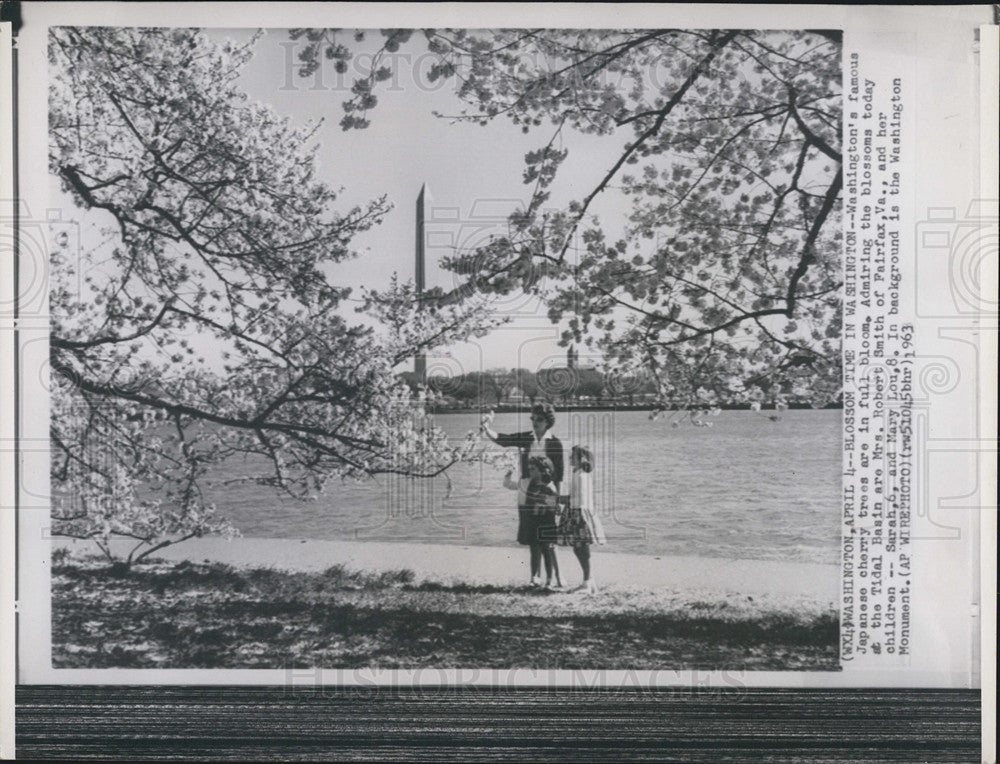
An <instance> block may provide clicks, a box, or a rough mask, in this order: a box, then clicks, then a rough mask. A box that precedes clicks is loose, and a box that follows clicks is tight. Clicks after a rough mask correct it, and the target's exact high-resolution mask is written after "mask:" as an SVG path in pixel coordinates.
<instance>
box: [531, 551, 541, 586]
mask: <svg viewBox="0 0 1000 764" xmlns="http://www.w3.org/2000/svg"><path fill="white" fill-rule="evenodd" d="M529 549H530V550H531V577H532V578H535V577H536V576H540V575H542V545H541V544H531V545H530V547H529Z"/></svg>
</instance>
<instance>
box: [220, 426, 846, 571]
mask: <svg viewBox="0 0 1000 764" xmlns="http://www.w3.org/2000/svg"><path fill="white" fill-rule="evenodd" d="M840 414H841V412H840V411H834V410H822V411H812V410H806V411H786V412H784V413H783V414H782V416H781V419H780V421H777V422H775V421H771V419H770V418H769V417H768V412H759V413H754V412H750V411H724V412H722V413H721V414H719V415H718V416H716V417H712V418H710V420H709V421H711V422H712V425H713V426H712V427H693V426H691V425H690V424H689V423H683V424H680V425H679V426H677V427H672V426H671V424H670V422H669V421H667V422H665V421H664V420H659V421H655V422H654V421H650V419H649V416H648V414H647V413H646V412H641V411H627V412H582V413H573V414H568V413H563V412H560V413H559V415H558V419H557V423H556V427H555V433H556V435H558V436H559V437H560V438H561V439H562V440H563V442H564V444H566V446H567V452H568V446H569V445H570V444H573V443H581V444H586V445H589V446H590V447H591V448H592V449H593V450H594V452H595V454H596V457H597V465H596V468H595V472H594V480H595V491H596V494H597V495H596V503H597V506H598V509H599V511H600V512H601V513H602V516H603V518H604V525H605V529H606V531H607V535H608V547H607V551H609V552H610V551H618V552H634V553H639V554H653V555H659V554H663V555H670V554H683V555H697V556H703V557H725V558H743V559H787V560H798V561H807V562H831V563H832V562H835V561H836V559H837V546H838V541H839V534H840V525H839V513H838V504H839V495H840V471H841V466H840V453H841V450H840ZM437 421H438V423H439V424H440V425H441V426H442V427H444V428H445V429H446V430H447V431H448V432H449V434H451V435H453V436H455V437H456V438H464V436H465V434H466V432H468V431H469V430H470V429H473V428H475V427H477V424H478V415H475V414H445V415H439V416H438V417H437ZM494 424H495V427H496V429H497V430H499V431H501V432H513V431H517V430H525V429H528V420H527V416H525V415H520V416H519V415H516V414H500V415H497V418H496V421H495V423H494ZM230 470H231V475H229V474H226V473H228V472H229V471H230ZM244 470H245V467H243V465H241V464H240V463H238V462H234V463H232V464H231V465H228V466H227V467H226V469H225V472H224V473H222V474H217V475H214V476H213V477H215V478H222V479H226V478H228V477H231V476H236V475H237V474H239V473H242V472H243V471H244ZM502 479H503V474H502V472H501V471H499V470H497V469H495V468H493V467H486V466H477V467H471V466H463V467H461V468H459V469H456V470H455V471H454V473H453V475H452V486H451V491H450V495H449V491H448V486H447V483H446V481H444V480H434V481H405V480H387V479H385V478H382V479H380V480H378V481H372V482H369V483H365V484H358V483H353V482H347V483H342V482H339V481H335V482H331V483H330V485H329V486H328V487H327V489H326V491H325V493H324V494H323V495H321V496H320V497H319V498H318V499H317V500H316V501H312V502H298V501H295V500H293V499H289V498H287V497H284V496H282V495H280V494H278V493H277V492H274V491H272V490H270V489H266V488H261V487H260V486H256V485H252V484H240V483H237V484H231V485H229V486H227V487H226V488H225V490H221V489H220V490H216V491H214V492H213V494H212V496H211V498H212V500H214V501H215V502H216V504H217V506H218V508H219V509H220V510H221V511H222V512H223V513H224V514H225V515H226V516H228V517H229V518H230V519H231V520H232V521H233V522H234V524H235V525H236V526H237V527H238V528H240V530H241V531H242V532H243V534H244V535H246V536H256V537H271V538H311V539H348V538H350V539H368V540H413V541H424V542H430V543H454V544H464V545H474V544H479V545H488V546H500V545H507V544H510V545H513V544H514V537H515V533H516V526H517V511H516V506H515V505H516V496H515V494H514V493H513V492H512V491H509V490H507V489H506V488H504V487H503V485H502Z"/></svg>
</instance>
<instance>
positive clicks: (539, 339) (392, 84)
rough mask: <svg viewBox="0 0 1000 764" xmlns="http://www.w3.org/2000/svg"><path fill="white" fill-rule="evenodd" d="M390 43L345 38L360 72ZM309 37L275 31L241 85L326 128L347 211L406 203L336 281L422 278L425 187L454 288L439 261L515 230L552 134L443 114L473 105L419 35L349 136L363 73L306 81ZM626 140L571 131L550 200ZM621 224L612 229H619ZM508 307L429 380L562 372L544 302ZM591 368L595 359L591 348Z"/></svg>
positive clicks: (433, 276)
mask: <svg viewBox="0 0 1000 764" xmlns="http://www.w3.org/2000/svg"><path fill="white" fill-rule="evenodd" d="M250 35H251V32H250V31H248V30H213V31H212V32H211V33H210V36H211V37H213V38H214V39H216V40H220V41H221V40H223V39H225V38H227V37H230V38H232V39H235V40H240V41H243V40H246V39H248V38H249V37H250ZM381 39H382V37H381V35H380V34H379V32H378V31H377V30H369V31H368V33H367V36H366V40H365V41H364V42H363V43H360V44H359V43H355V42H354V41H353V38H352V36H351V32H345V33H343V40H344V42H345V43H346V44H347V45H348V46H349V47H350V48H351V49H352V50H354V51H356V52H357V53H356V56H357V57H356V61H355V62H354V63H352V67H353V66H360V65H363V64H364V63H365V52H366V51H372V50H374V49H375V46H376V45H377V44H379V42H380V41H381ZM303 45H305V42H304V41H301V40H299V41H293V40H292V39H291V38H290V36H289V34H288V32H287V31H286V30H268V31H267V32H265V34H264V36H263V37H262V38H261V39H259V40H258V41H257V43H256V45H255V48H254V56H253V58H252V60H251V61H250V63H249V64H248V65H247V66H246V67H245V69H244V71H243V73H242V75H241V80H240V84H241V86H242V87H243V88H244V89H245V90H246V92H247V93H248V95H250V97H252V98H254V99H256V100H258V101H260V102H262V103H266V104H270V105H271V106H273V107H274V109H275V111H276V112H277V113H278V114H281V115H284V116H288V117H290V118H291V119H292V120H293V122H294V123H295V124H297V125H305V124H310V123H316V122H318V121H320V120H323V124H322V125H321V127H320V128H319V130H318V132H317V133H316V136H315V137H316V141H317V143H319V145H320V149H319V152H318V160H319V172H318V177H319V178H320V179H322V180H324V181H326V182H327V183H329V184H330V185H331V186H334V187H343V193H342V196H341V201H342V202H343V209H348V208H349V207H350V206H353V205H355V204H363V203H365V202H366V201H368V200H370V199H374V198H376V197H378V196H380V195H381V194H388V196H389V200H390V201H391V202H392V203H393V204H394V205H395V206H394V209H393V210H392V211H391V212H390V213H389V214H388V215H387V216H386V218H385V220H384V222H383V223H382V224H381V225H380V226H377V227H376V228H374V229H373V230H371V231H369V232H367V233H364V234H361V235H359V236H357V237H356V238H355V240H354V245H355V247H356V248H357V249H359V250H362V251H364V254H363V256H362V257H361V258H360V259H358V260H354V261H350V262H348V263H345V264H341V265H339V266H337V267H336V268H335V269H334V270H333V271H332V276H331V278H332V280H333V281H335V282H336V283H338V284H345V285H353V286H362V285H364V286H368V287H372V288H378V287H385V286H387V285H388V283H389V279H390V278H391V276H392V274H393V272H398V273H399V275H400V276H401V277H403V278H412V277H413V272H414V260H415V244H416V226H415V206H416V199H417V194H418V193H419V191H420V188H421V186H422V185H423V184H426V186H427V188H428V191H429V202H428V210H427V219H428V225H427V261H428V262H427V274H428V275H427V286H428V287H432V286H441V287H444V288H448V287H450V286H451V285H453V284H454V283H455V282H454V279H453V276H452V275H451V274H449V273H447V272H445V271H443V270H442V269H441V268H439V267H437V265H436V261H437V260H438V259H439V258H440V257H442V256H444V255H447V254H450V253H451V252H452V250H453V248H454V247H455V246H456V245H457V246H459V247H460V248H463V249H465V248H471V247H473V246H474V245H476V244H477V243H485V242H486V241H487V240H488V238H489V236H490V234H498V235H499V234H502V233H504V232H505V231H506V223H505V219H506V216H507V214H508V213H509V212H511V211H512V210H513V209H515V208H516V207H517V206H518V205H519V204H523V203H524V202H525V201H526V200H527V199H528V198H529V196H530V191H531V187H530V186H526V185H524V183H523V181H522V172H523V168H524V162H523V158H524V155H525V154H526V153H527V152H528V151H531V150H534V149H537V148H539V147H541V146H543V145H544V144H545V143H547V141H548V139H549V134H550V132H551V126H549V125H544V124H543V125H542V126H540V127H537V128H534V129H533V130H532V131H531V132H529V133H528V134H523V133H522V132H521V129H520V127H518V126H515V125H512V124H510V123H509V122H504V121H500V120H495V121H492V122H490V123H489V124H488V125H486V126H479V125H473V124H468V123H455V122H452V121H450V120H447V119H443V118H440V117H436V116H434V114H433V112H434V111H435V110H437V111H438V112H441V113H444V114H455V113H458V111H459V110H460V109H461V108H462V103H461V101H460V100H459V99H458V97H457V96H456V94H455V92H454V89H455V87H456V84H455V80H454V79H452V80H446V81H438V82H435V83H430V82H429V81H428V80H427V79H426V70H427V69H428V68H429V66H430V63H431V59H430V56H429V55H427V53H426V49H425V48H423V47H422V46H423V37H422V35H420V34H419V33H418V34H415V35H414V37H413V39H411V41H410V42H408V43H406V44H404V45H403V46H402V47H401V48H400V50H399V52H398V54H397V57H396V60H395V63H396V66H395V67H394V68H395V72H396V75H395V77H394V78H393V79H392V80H390V81H388V82H386V83H383V87H382V88H381V89H380V90H379V91H378V96H379V104H378V106H377V107H376V108H375V109H374V110H373V111H372V112H371V113H370V114H369V119H370V121H371V125H370V126H369V127H368V128H366V129H364V130H351V131H348V132H345V131H343V130H342V129H341V128H340V125H339V121H340V118H341V116H342V114H343V111H342V108H341V103H342V101H344V100H346V99H347V97H348V95H349V92H348V91H349V87H350V85H351V82H352V81H353V76H352V74H353V71H354V70H353V69H351V70H349V71H348V73H347V74H346V75H344V76H338V75H337V74H336V73H335V72H334V69H333V62H331V61H325V62H324V66H323V68H322V69H321V74H320V75H318V76H315V75H314V76H310V77H308V78H301V77H298V76H297V74H296V73H295V69H296V66H295V64H296V62H297V59H296V58H295V57H296V55H297V53H298V51H299V50H300V47H301V46H303ZM624 140H625V137H624V136H622V137H620V138H619V137H618V136H613V137H604V138H599V137H595V136H591V135H584V134H581V133H575V132H573V133H569V132H567V135H566V142H565V147H566V148H568V149H569V158H568V159H567V161H566V162H565V163H564V164H563V166H562V167H561V169H560V172H559V176H558V179H557V181H556V183H555V184H554V185H553V188H552V198H551V200H550V204H552V205H554V206H555V205H562V204H565V203H566V202H568V201H569V200H571V199H574V198H576V199H578V198H581V197H583V196H585V195H586V194H587V193H588V192H589V191H590V190H591V189H592V188H593V187H594V186H595V185H596V184H597V183H598V181H599V179H600V178H601V177H602V175H603V174H604V172H606V171H607V169H608V168H609V167H610V166H611V165H612V164H613V163H614V160H615V158H616V156H617V152H620V150H621V146H622V144H623V143H624ZM604 197H605V198H603V199H599V200H598V203H597V204H596V205H595V207H594V210H595V211H596V212H597V213H598V214H599V215H600V216H601V219H602V222H604V223H605V227H606V228H608V229H610V230H611V231H612V232H613V231H614V228H616V227H617V226H616V225H615V221H616V220H618V221H624V219H625V215H626V214H627V210H626V209H625V208H624V207H623V206H622V200H621V198H620V197H617V196H615V195H614V194H613V193H607V194H605V195H604ZM608 224H610V225H608ZM498 309H499V310H502V311H504V312H505V313H507V314H508V315H512V316H513V319H512V321H511V322H510V323H509V324H506V325H505V326H504V327H502V328H500V329H497V330H495V331H494V332H492V333H491V334H490V335H489V336H487V337H486V338H482V339H480V340H477V341H475V342H473V343H464V344H462V345H458V346H455V347H453V348H450V349H449V350H448V352H447V354H445V353H443V352H440V351H439V352H437V353H435V354H432V356H431V357H430V358H429V359H428V371H429V373H435V372H436V371H439V372H441V373H449V374H454V373H456V372H467V371H475V370H480V369H487V368H494V367H505V368H513V367H524V368H529V369H532V370H535V369H538V368H542V367H546V366H556V365H563V360H564V359H565V353H566V351H565V349H564V348H560V347H558V345H557V339H558V336H559V328H558V327H557V326H555V325H553V324H552V323H551V322H550V321H549V319H548V318H547V316H546V314H545V309H544V306H542V305H540V304H539V302H538V300H536V299H533V298H527V297H525V296H524V295H511V296H508V297H505V298H501V300H500V302H499V303H498ZM583 355H584V357H583V359H582V360H583V362H584V363H587V361H588V360H589V361H590V362H595V363H596V361H597V360H599V359H588V358H587V357H586V352H585V351H584V354H583Z"/></svg>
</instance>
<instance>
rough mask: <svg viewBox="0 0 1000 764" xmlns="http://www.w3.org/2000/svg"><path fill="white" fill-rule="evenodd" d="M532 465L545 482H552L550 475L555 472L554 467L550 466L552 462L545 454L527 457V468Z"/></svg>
mask: <svg viewBox="0 0 1000 764" xmlns="http://www.w3.org/2000/svg"><path fill="white" fill-rule="evenodd" d="M532 467H534V468H535V469H537V470H538V471H539V473H541V475H542V480H544V481H545V482H546V483H551V482H552V475H553V474H554V473H555V467H553V466H552V462H551V461H550V460H549V457H547V456H532V457H531V458H530V459H528V469H531V468H532Z"/></svg>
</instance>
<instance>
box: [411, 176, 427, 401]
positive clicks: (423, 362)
mask: <svg viewBox="0 0 1000 764" xmlns="http://www.w3.org/2000/svg"><path fill="white" fill-rule="evenodd" d="M426 196H427V184H426V183H424V184H422V185H421V186H420V193H419V194H417V262H416V269H415V273H414V280H415V281H416V291H417V310H423V305H422V304H421V302H420V298H421V297H422V296H423V293H424V286H425V283H424V279H425V271H424V256H425V254H426V253H425V250H424V245H425V242H426V236H425V231H424V224H425V215H424V207H425V205H426ZM413 375H414V376H415V377H416V378H417V382H418V383H419V384H421V385H426V384H427V355H426V354H425V353H424V352H423V351H421V352H420V353H418V354H417V357H416V358H415V359H414V360H413Z"/></svg>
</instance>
